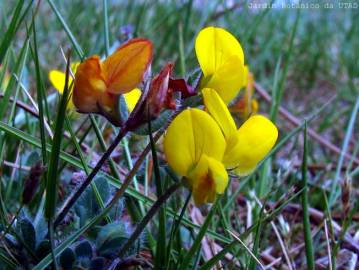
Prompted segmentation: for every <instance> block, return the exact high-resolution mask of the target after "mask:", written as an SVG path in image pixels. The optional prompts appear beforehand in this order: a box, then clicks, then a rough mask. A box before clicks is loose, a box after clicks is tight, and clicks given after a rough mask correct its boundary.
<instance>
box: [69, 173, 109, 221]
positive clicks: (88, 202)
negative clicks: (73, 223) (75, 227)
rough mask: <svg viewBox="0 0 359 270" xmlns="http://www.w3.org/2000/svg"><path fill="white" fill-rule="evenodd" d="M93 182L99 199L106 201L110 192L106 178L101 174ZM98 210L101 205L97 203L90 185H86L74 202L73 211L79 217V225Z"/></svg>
mask: <svg viewBox="0 0 359 270" xmlns="http://www.w3.org/2000/svg"><path fill="white" fill-rule="evenodd" d="M93 183H94V184H95V185H96V187H97V190H98V194H100V196H101V200H102V201H104V202H106V201H108V200H109V198H110V195H111V193H110V186H109V184H108V182H107V179H106V178H105V177H103V176H98V177H96V178H95V180H94V181H93ZM100 210H101V207H100V206H99V204H98V201H97V197H96V194H95V192H94V190H93V189H92V187H90V186H89V187H87V188H86V190H85V191H84V192H83V193H82V194H81V196H80V198H79V199H78V200H77V202H76V204H75V212H76V214H77V215H78V216H79V217H80V225H81V226H83V225H85V224H86V222H87V221H88V220H90V219H91V218H92V217H93V216H94V215H97V214H98V213H99V211H100Z"/></svg>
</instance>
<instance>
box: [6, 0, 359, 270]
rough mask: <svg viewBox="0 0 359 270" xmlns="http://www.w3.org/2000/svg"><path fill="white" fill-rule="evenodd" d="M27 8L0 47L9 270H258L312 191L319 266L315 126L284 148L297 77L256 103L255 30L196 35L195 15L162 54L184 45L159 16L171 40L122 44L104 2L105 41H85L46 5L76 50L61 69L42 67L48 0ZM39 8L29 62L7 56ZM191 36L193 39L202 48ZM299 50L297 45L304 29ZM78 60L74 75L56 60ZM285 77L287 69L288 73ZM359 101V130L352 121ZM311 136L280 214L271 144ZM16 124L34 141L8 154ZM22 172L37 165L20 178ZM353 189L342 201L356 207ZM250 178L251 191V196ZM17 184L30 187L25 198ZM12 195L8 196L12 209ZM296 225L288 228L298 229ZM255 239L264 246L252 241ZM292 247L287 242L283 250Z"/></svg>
mask: <svg viewBox="0 0 359 270" xmlns="http://www.w3.org/2000/svg"><path fill="white" fill-rule="evenodd" d="M24 2H26V1H18V4H17V6H16V7H15V9H14V16H13V19H11V21H10V23H9V28H8V30H6V33H5V35H6V38H4V41H1V42H0V88H1V100H0V105H1V106H0V118H1V120H0V133H1V137H0V158H1V159H2V160H1V161H2V162H3V163H4V164H6V166H9V167H11V170H8V169H5V170H3V171H1V174H2V175H1V176H3V175H4V179H2V182H6V183H7V182H8V183H9V184H6V185H5V187H6V189H4V191H3V190H2V189H3V186H4V185H3V183H0V184H1V185H0V220H1V226H0V229H1V234H0V268H1V269H37V270H39V269H50V268H51V269H80V268H81V269H100V270H101V269H150V268H151V269H152V268H153V269H180V270H185V269H201V270H205V269H212V268H213V267H214V266H215V265H217V266H218V267H222V268H226V267H227V265H226V264H225V263H223V264H222V260H223V261H224V258H226V259H227V260H230V261H231V263H232V264H233V269H234V268H239V267H241V265H242V261H245V263H248V266H246V267H245V268H246V269H247V268H248V269H250V270H254V269H256V265H260V266H262V265H261V263H260V260H258V258H260V253H259V251H260V248H261V241H260V240H261V239H260V237H261V234H262V228H263V227H265V226H266V225H267V223H268V221H269V220H271V219H272V218H273V217H275V216H276V215H277V214H278V213H279V211H280V210H281V209H280V208H279V207H282V206H283V205H284V204H287V203H288V202H289V201H291V200H295V199H296V198H297V197H299V196H303V216H304V218H303V221H304V222H303V227H304V234H305V241H306V242H305V245H306V259H307V260H308V262H309V264H310V265H312V269H313V267H314V266H313V262H314V259H313V253H314V251H313V249H311V247H312V246H313V243H311V237H310V236H311V233H312V231H311V228H310V219H309V214H310V213H309V212H308V204H309V203H308V201H309V199H310V198H308V192H307V190H308V185H309V184H308V181H307V177H308V169H307V166H308V164H307V159H308V154H307V151H308V138H307V133H308V134H310V132H311V134H312V135H313V134H316V133H315V132H314V131H310V132H309V131H307V121H305V122H304V123H303V124H300V121H299V120H298V121H299V122H298V123H299V124H298V123H297V124H298V125H299V126H298V127H297V128H296V129H294V130H293V131H291V133H289V134H288V135H286V136H282V137H283V138H282V140H281V141H280V142H277V141H278V137H279V130H278V127H277V124H276V122H277V121H276V120H277V114H278V112H279V111H280V109H279V107H278V106H279V103H280V99H281V98H282V96H283V92H282V91H283V85H282V82H279V84H278V83H277V81H276V82H275V84H274V85H275V87H277V88H275V89H274V90H273V93H272V100H273V104H272V106H271V108H270V113H267V111H266V110H267V107H266V106H265V105H264V106H262V104H261V110H260V111H259V105H258V101H257V100H256V99H255V98H254V95H255V93H257V92H255V88H256V85H257V84H255V83H254V77H255V76H254V75H257V73H256V71H257V70H258V68H256V64H257V62H255V59H251V58H249V57H247V54H245V53H244V52H245V50H244V49H246V51H247V50H248V48H245V47H247V46H249V45H248V44H249V43H250V42H249V41H251V38H252V37H251V35H252V30H251V29H252V28H251V29H249V30H248V31H247V32H246V33H245V34H244V35H243V33H242V32H241V31H238V33H240V34H238V35H236V36H235V35H233V34H232V33H231V32H230V31H229V30H227V29H225V28H222V27H217V26H211V24H213V25H215V24H216V23H214V22H212V17H208V18H207V19H206V20H202V19H203V18H202V19H201V21H203V22H205V25H204V26H203V28H202V29H197V30H196V31H197V32H196V33H194V32H193V31H192V32H191V31H190V30H189V28H188V24H187V23H186V24H184V25H182V19H181V23H179V26H178V40H177V39H176V42H175V43H176V46H177V45H178V47H179V48H178V53H177V52H176V53H173V54H172V55H171V56H167V51H166V50H163V48H164V47H166V48H167V46H168V47H169V48H170V45H171V44H169V43H168V44H167V39H166V36H164V37H161V35H162V32H161V31H160V30H158V29H159V28H158V25H157V24H154V25H151V24H149V25H146V29H147V28H148V29H152V30H151V31H152V32H158V33H157V34H158V36H159V38H158V40H157V39H152V38H150V37H151V35H149V34H147V32H146V31H143V29H142V28H143V27H142V26H141V23H140V21H138V24H137V25H136V26H135V27H132V26H131V27H126V29H125V30H126V31H123V33H121V35H119V36H118V37H117V40H116V41H115V42H114V45H113V46H112V48H115V49H110V45H111V42H110V41H113V40H112V39H113V37H112V36H111V35H110V34H111V31H109V25H110V24H112V23H114V24H115V21H116V20H114V21H112V20H109V18H108V12H109V9H108V7H107V4H108V3H107V1H103V17H104V30H103V33H100V34H99V35H100V36H101V37H102V35H103V37H102V38H103V44H101V45H100V44H91V43H93V37H91V38H90V37H89V41H84V40H81V42H80V41H79V40H77V39H76V35H74V33H73V32H72V31H71V27H70V26H69V25H68V24H67V23H66V19H65V17H62V15H61V11H60V10H59V9H58V7H57V4H56V1H53V0H48V1H47V3H48V4H49V7H50V8H51V11H52V12H53V13H54V15H55V17H56V19H57V20H58V23H59V24H60V25H61V27H62V29H64V30H65V33H66V34H67V36H68V38H69V40H70V42H71V45H72V48H71V49H69V50H67V53H66V57H65V58H66V59H64V60H58V59H56V61H57V63H55V64H54V65H52V66H51V67H49V66H48V65H43V63H42V61H43V60H42V58H43V56H42V55H39V52H40V50H39V49H38V48H39V47H40V46H44V45H43V44H41V43H40V42H38V40H37V37H38V31H37V27H38V26H37V25H38V23H39V22H38V20H37V19H36V18H37V12H43V10H42V6H41V5H40V4H39V6H38V7H37V8H34V9H33V4H32V1H29V4H28V6H26V5H25V4H24ZM189 2H190V4H189V7H187V8H188V10H190V8H191V5H192V1H189ZM39 3H40V2H39ZM89 5H90V4H89ZM193 5H194V3H193ZM0 6H1V4H0ZM145 7H146V5H144V6H143V7H142V12H144V13H145V12H146V9H145ZM30 10H32V11H33V12H32V17H31V16H30V15H31V14H30V13H31V12H29V11H30ZM181 12H182V11H181ZM82 15H83V14H80V15H79V16H78V19H79V21H81V19H82V17H81V16H82ZM137 15H138V14H137ZM28 16H30V17H31V21H29V23H27V22H26V35H25V36H26V40H25V41H24V43H23V47H22V48H21V51H20V54H19V57H18V59H12V58H11V57H12V54H14V53H15V51H16V50H15V51H12V50H11V53H9V51H8V48H9V44H8V42H9V41H10V40H12V38H13V37H14V35H15V33H16V32H17V31H18V29H20V28H19V25H20V23H21V22H22V20H26V18H27V17H28ZM139 17H141V16H139ZM169 17H171V16H170V15H169V16H166V17H165V18H166V19H168V18H169ZM185 18H187V19H189V18H190V14H189V13H188V14H187V17H185ZM122 19H123V18H122ZM122 19H121V20H122ZM127 19H128V18H127ZM157 19H158V18H157ZM187 19H186V20H187ZM18 20H20V22H19V21H18ZM193 20H194V19H193ZM194 21H195V20H194ZM258 21H260V20H258ZM176 24H177V21H176ZM207 25H209V26H207ZM113 27H114V26H113ZM89 28H90V27H89ZM119 28H120V27H119ZM122 28H123V27H122ZM122 28H120V29H122ZM123 29H124V28H123ZM191 30H193V29H192V28H191ZM295 30H296V29H294V30H293V33H294V32H295ZM86 31H87V30H86ZM170 34H173V33H172V32H171V33H170ZM176 34H177V33H176ZM96 35H97V34H94V36H96ZM190 35H192V36H191V40H193V41H192V43H193V44H192V43H191V44H190V43H189V42H188V41H189V40H190V39H189V38H188V37H189V36H190ZM242 35H243V39H241V38H242ZM293 35H294V34H293ZM162 38H163V39H162ZM96 40H97V41H98V40H100V39H99V38H98V36H96ZM240 41H241V42H240ZM82 42H83V45H84V46H83V47H81V45H80V44H81V43H82ZM86 42H88V43H86ZM177 43H178V44H177ZM187 43H189V44H187ZM159 44H160V45H159ZM102 45H103V47H102ZM185 45H186V46H185ZM242 45H243V47H242ZM289 45H290V46H289V47H290V49H291V48H292V47H293V37H292V36H291V39H290V44H289ZM185 47H186V48H185ZM187 47H188V48H189V49H188V48H187ZM83 48H86V49H85V50H83ZM171 49H172V48H171ZM255 49H257V48H255ZM85 51H86V53H84V52H85ZM110 51H111V53H109V52H110ZM90 52H91V53H90ZM16 53H17V52H16ZM192 58H193V60H194V62H193V63H191V65H190V64H189V63H190V60H189V59H192ZM9 59H11V61H10V60H9ZM59 59H61V58H59ZM72 59H81V60H72ZM13 60H14V61H13ZM27 61H33V65H31V67H32V68H33V69H34V70H30V69H29V70H27V69H26V68H25V67H26V63H27ZM186 61H188V62H186ZM12 62H15V63H14V67H12V64H13V63H12ZM63 62H64V63H63ZM9 63H10V64H9ZM8 64H9V65H8ZM64 65H66V69H55V68H54V67H55V66H64ZM252 65H253V67H254V68H253V69H252ZM249 66H251V70H249ZM280 66H281V65H280V64H278V69H280ZM188 67H190V69H188ZM284 67H285V68H286V66H284ZM43 70H45V76H44V74H42V73H43ZM284 71H285V72H286V69H284ZM266 72H267V71H266ZM285 72H284V73H285ZM27 73H31V74H32V73H33V74H32V75H31V76H33V77H34V78H32V77H31V76H30V77H29V78H31V79H33V80H34V82H32V81H27V80H24V78H25V77H26V76H27ZM277 73H278V74H277ZM284 73H283V74H284ZM24 74H25V75H24ZM264 74H267V73H264ZM196 75H198V76H197V77H196ZM262 75H263V74H262ZM281 75H282V73H280V72H279V71H278V70H277V71H276V76H281ZM283 76H285V75H283ZM195 77H196V78H195ZM256 78H257V77H256ZM283 81H284V79H283ZM15 85H16V88H15V87H14V86H15ZM12 88H14V91H13V93H12V92H11V91H12V90H11V89H12ZM257 89H258V88H257ZM53 90H56V92H55V93H58V94H59V95H56V97H57V99H56V102H53V103H48V100H50V99H49V98H48V95H50V93H52V92H54V91H53ZM9 91H10V92H9ZM258 91H259V90H258ZM33 96H36V98H37V100H36V101H35V98H33ZM24 97H25V98H24ZM22 98H24V101H22V100H21V99H22ZM267 99H269V98H267ZM52 101H53V100H52ZM26 102H28V103H29V104H30V105H29V104H27V103H26ZM8 104H10V105H9V106H11V107H10V110H9V113H7V110H6V108H7V107H6V106H8ZM358 104H359V102H358ZM5 105H6V106H5ZM52 106H53V107H52ZM17 107H20V108H21V110H20V112H17ZM357 107H359V105H357ZM357 107H355V108H357ZM323 108H324V107H323ZM357 110H358V109H356V110H354V112H353V115H354V116H353V117H352V118H351V121H350V125H349V126H348V130H349V131H352V130H353V129H354V128H353V126H354V124H353V123H354V122H355V115H356V111H357ZM281 111H282V112H283V111H284V112H286V113H288V112H287V111H286V110H283V109H282V110H281ZM74 112H76V113H74ZM268 112H269V109H268ZM28 114H30V115H31V116H29V115H28ZM74 115H75V116H76V117H70V116H74ZM268 115H269V116H268ZM29 117H34V118H35V120H36V121H32V120H31V121H30V120H28V119H29ZM288 118H289V119H290V121H292V122H295V121H296V119H295V118H294V117H291V116H290V117H288ZM313 118H314V117H312V118H308V121H311V120H312V119H313ZM3 119H6V120H3ZM24 119H25V120H24ZM293 119H294V120H293ZM352 119H354V120H352ZM34 122H35V124H34ZM301 130H304V136H303V138H304V143H303V144H304V153H303V162H302V164H301V166H302V173H301V174H300V175H299V176H298V175H296V177H297V178H300V181H301V182H300V183H301V184H300V185H299V184H297V183H295V184H294V188H293V190H294V191H293V193H290V192H291V191H288V194H289V195H288V194H286V195H288V198H287V197H286V198H284V199H283V198H282V197H281V198H280V200H284V203H283V205H282V204H279V203H278V205H277V204H273V206H272V205H270V206H271V207H272V208H271V210H270V211H269V210H268V209H269V208H268V207H267V205H265V206H262V203H263V202H262V200H263V199H264V198H265V199H267V198H269V197H270V196H272V193H273V192H275V191H273V190H275V188H277V186H276V183H274V184H270V181H271V180H272V179H277V178H278V179H279V178H280V176H282V174H281V173H282V171H281V167H280V165H278V164H277V163H275V164H276V171H275V172H276V173H277V174H274V173H272V171H270V170H269V168H270V165H271V162H272V161H273V160H274V159H272V157H273V153H275V152H276V151H278V149H279V148H280V147H282V146H283V145H284V143H285V142H287V141H288V140H289V139H290V138H291V137H293V136H294V135H295V134H297V133H299V131H301ZM25 131H26V132H27V131H31V132H32V133H33V134H34V135H31V134H27V133H26V132H25ZM349 131H348V132H349ZM9 134H10V135H14V136H15V138H16V139H19V140H22V141H24V142H25V145H26V146H24V144H20V145H19V146H18V147H19V149H17V150H16V151H15V152H16V153H14V154H11V155H10V158H8V155H7V154H6V150H7V147H8V145H10V143H12V142H13V138H10V137H11V136H10V137H8V135H9ZM315 136H317V138H318V135H314V137H315ZM348 136H349V135H348ZM348 141H349V139H348ZM8 142H10V143H8ZM28 145H31V146H33V147H36V148H38V149H39V151H33V152H31V153H27V152H26V155H25V154H24V157H23V156H22V155H23V154H22V149H23V148H26V149H27V148H28ZM347 145H348V143H347V144H346V145H345V144H344V146H345V147H347ZM344 146H343V147H344ZM342 153H344V152H342ZM341 155H342V156H344V154H341ZM5 156H6V157H7V159H9V160H10V161H8V160H5V158H4V157H5ZM22 161H23V162H24V164H20V165H17V164H18V163H21V162H22ZM355 162H356V161H355V157H354V155H353V157H352V163H353V164H354V163H355ZM273 163H274V162H273ZM261 165H263V166H261ZM277 167H279V169H278V168H277ZM23 168H24V171H25V172H21V173H19V172H18V170H23ZM277 169H278V170H277ZM340 169H341V168H339V169H338V171H340ZM277 171H278V172H277ZM16 179H20V180H16ZM338 179H339V178H338ZM292 180H293V179H291V181H292ZM294 180H295V179H294ZM294 180H293V181H294ZM310 184H311V183H310ZM348 185H349V184H347V186H348ZM297 186H298V187H297ZM347 186H346V187H345V188H346V189H347V190H346V191H347V192H346V199H345V200H344V201H345V204H346V205H347V207H346V208H345V209H346V211H345V212H346V215H347V216H349V215H350V214H349V208H350V206H348V205H349V199H348V196H349V195H348V194H349V193H350V191H348V190H349V187H347ZM244 188H246V190H247V191H248V192H243V194H242V193H241V192H242V191H243V190H244ZM280 188H281V187H278V189H280ZM332 188H333V192H331V193H330V195H331V196H330V198H329V201H328V202H327V200H325V202H326V205H325V207H327V208H328V209H329V208H330V207H332V206H333V201H334V200H335V196H336V193H335V191H336V188H337V187H336V185H335V184H333V187H332ZM271 189H272V190H271ZM9 194H16V196H18V197H19V200H18V201H14V199H13V198H12V197H11V196H10V195H9ZM248 194H249V196H247V195H248ZM323 197H325V198H326V194H324V195H323ZM3 198H4V199H3ZM243 198H244V199H243ZM6 200H9V201H10V203H9V204H4V203H3V202H5V201H6ZM241 200H245V205H246V210H247V213H246V216H247V219H245V218H243V220H240V219H241V218H242V212H241V215H239V214H238V212H240V211H242V209H244V208H243V207H242V206H241V207H239V204H240V203H242V204H243V202H242V201H241ZM10 204H11V205H12V206H11V207H9V206H8V205H10ZM263 204H264V203H263ZM283 207H284V206H283ZM14 209H15V210H14ZM12 213H15V214H12ZM234 216H236V219H234V218H233V217H234ZM237 216H238V217H237ZM323 216H324V215H323ZM239 220H240V221H239ZM283 222H284V221H283ZM271 225H273V226H274V227H275V225H276V224H275V223H274V222H273V224H272V223H271ZM286 226H287V227H288V229H287V230H286V233H288V234H289V233H290V229H289V226H290V225H286ZM287 227H286V228H287ZM234 228H236V229H238V231H240V232H241V235H237V233H235V232H234ZM275 231H276V234H279V233H278V230H277V229H276V228H275ZM248 236H250V237H251V239H252V240H253V241H242V239H243V240H244V239H246V238H247V237H248ZM252 236H254V237H252ZM269 237H270V240H271V237H272V236H269ZM279 237H280V236H279ZM328 239H329V238H328ZM333 239H334V238H333ZM345 239H349V238H348V237H346V238H344V240H345ZM286 241H287V242H288V239H285V241H283V240H282V239H281V243H282V245H285V244H286ZM252 242H253V243H252ZM201 247H202V251H201ZM281 247H282V246H281ZM243 251H245V255H242V253H243ZM247 253H248V254H249V255H248V256H247ZM8 255H9V256H8ZM290 256H294V255H292V254H290ZM237 257H238V260H235V259H234V258H237ZM257 257H258V258H257ZM228 258H229V259H228ZM286 259H287V258H286ZM289 259H291V258H289ZM286 263H287V264H288V265H290V263H288V262H286ZM273 265H274V264H273ZM276 266H277V264H276ZM136 267H137V268H136ZM231 267H232V265H231V266H229V269H230V268H231ZM289 268H290V267H289Z"/></svg>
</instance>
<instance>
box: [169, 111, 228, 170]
mask: <svg viewBox="0 0 359 270" xmlns="http://www.w3.org/2000/svg"><path fill="white" fill-rule="evenodd" d="M225 146H226V144H225V140H224V137H223V135H222V132H221V130H220V128H219V127H218V125H217V124H216V122H215V121H214V120H213V118H212V117H211V116H210V115H209V114H207V113H206V112H204V111H202V110H199V109H186V110H184V111H183V112H181V113H180V114H179V115H178V116H177V117H176V118H175V119H174V120H173V121H172V123H171V124H170V126H169V127H168V129H167V133H166V135H165V138H164V152H165V155H166V159H167V162H168V164H169V165H170V166H171V167H172V169H173V170H174V171H175V172H176V173H177V174H179V175H182V176H187V174H188V172H189V171H190V170H191V169H193V167H194V166H196V164H197V163H198V161H199V160H200V158H201V156H202V155H203V154H205V155H207V156H209V157H212V158H214V159H216V160H222V158H223V154H224V151H225Z"/></svg>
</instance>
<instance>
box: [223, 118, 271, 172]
mask: <svg viewBox="0 0 359 270" xmlns="http://www.w3.org/2000/svg"><path fill="white" fill-rule="evenodd" d="M277 138H278V129H277V127H276V126H275V125H274V124H273V123H272V122H271V121H270V120H269V119H267V118H266V117H264V116H261V115H255V116H252V117H250V118H249V119H248V120H247V121H246V122H244V124H243V125H242V126H241V127H240V128H239V129H238V131H237V141H236V144H235V145H233V146H232V147H227V150H226V153H225V155H224V158H223V162H224V164H225V166H226V167H227V168H236V172H237V173H238V174H240V175H246V174H249V173H250V172H252V171H253V170H254V169H255V167H256V166H257V164H258V162H259V161H261V160H262V159H263V158H264V157H265V155H267V154H268V152H269V151H270V150H271V149H272V147H273V146H274V144H275V142H276V140H277Z"/></svg>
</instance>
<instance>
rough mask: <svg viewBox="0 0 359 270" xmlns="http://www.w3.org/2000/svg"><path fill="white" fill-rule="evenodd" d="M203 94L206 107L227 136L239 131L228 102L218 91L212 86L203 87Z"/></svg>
mask: <svg viewBox="0 0 359 270" xmlns="http://www.w3.org/2000/svg"><path fill="white" fill-rule="evenodd" d="M202 94H203V101H204V105H205V106H206V109H207V110H208V112H209V114H210V115H211V116H212V117H213V118H214V120H216V122H217V124H218V125H219V126H220V128H221V129H222V132H223V134H224V136H225V138H226V139H229V138H230V137H231V136H233V134H235V133H236V132H237V127H236V123H235V122H234V120H233V118H232V116H231V113H230V112H229V110H228V108H227V106H226V104H224V102H223V100H222V98H221V97H220V96H219V95H218V94H217V92H216V91H215V90H213V89H211V88H204V89H202Z"/></svg>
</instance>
